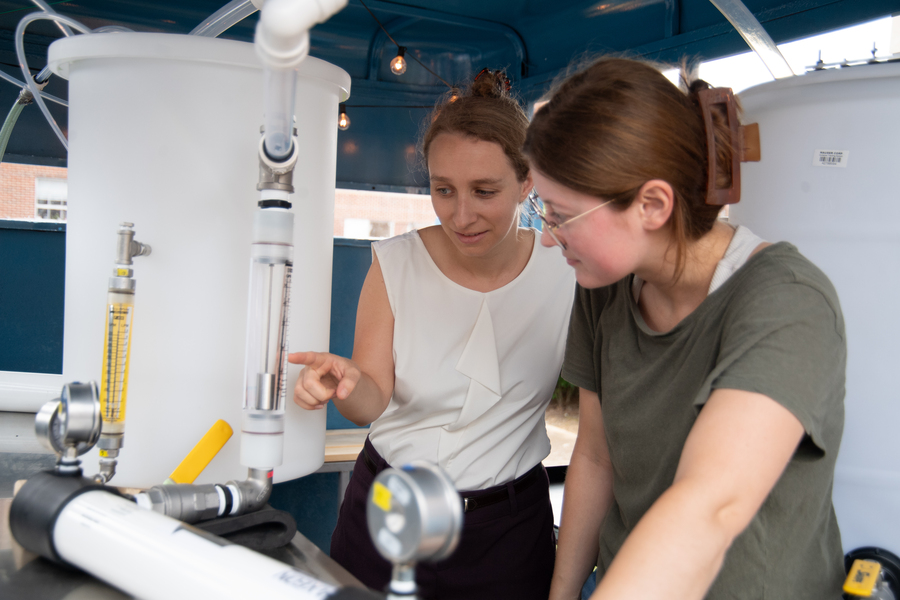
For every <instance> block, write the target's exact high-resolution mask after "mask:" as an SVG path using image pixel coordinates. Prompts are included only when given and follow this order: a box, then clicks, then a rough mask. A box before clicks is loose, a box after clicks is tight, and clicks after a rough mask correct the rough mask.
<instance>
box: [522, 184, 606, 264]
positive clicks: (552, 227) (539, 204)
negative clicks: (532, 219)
mask: <svg viewBox="0 0 900 600" xmlns="http://www.w3.org/2000/svg"><path fill="white" fill-rule="evenodd" d="M526 202H528V207H529V208H531V210H533V211H534V212H535V214H536V215H537V216H538V217H540V219H541V221H542V222H543V223H544V226H545V227H546V230H547V233H549V234H550V237H551V238H553V241H554V242H556V244H557V245H559V247H560V248H562V249H563V250H567V249H568V248H566V245H565V244H564V243H562V240H560V239H559V238H558V237H557V236H556V232H557V231H559V229H560V227H562V226H563V225H568V224H569V223H571V222H572V221H574V220H575V219H580V218H581V217H583V216H585V215H589V214H590V213H592V212H594V211H595V210H597V209H600V208H603V207H604V206H606V205H607V204H609V203H610V202H612V200H607V201H606V202H601V203H600V204H598V205H597V206H595V207H594V208H592V209H590V210H586V211H584V212H583V213H581V214H580V215H575V216H574V217H572V218H569V219H566V220H564V221H561V222H559V223H553V222H551V221H550V219H548V218H547V210H546V209H545V208H544V203H543V201H542V200H541V197H540V196H538V195H537V192H536V191H534V190H531V193H530V194H528V198H527V199H526Z"/></svg>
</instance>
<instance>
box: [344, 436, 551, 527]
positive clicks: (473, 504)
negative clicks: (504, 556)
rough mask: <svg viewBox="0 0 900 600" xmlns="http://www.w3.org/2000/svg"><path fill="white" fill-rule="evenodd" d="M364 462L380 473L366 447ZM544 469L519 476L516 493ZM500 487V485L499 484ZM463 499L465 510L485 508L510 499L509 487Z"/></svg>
mask: <svg viewBox="0 0 900 600" xmlns="http://www.w3.org/2000/svg"><path fill="white" fill-rule="evenodd" d="M362 455H363V462H364V463H365V464H366V468H368V469H369V471H370V472H371V473H372V475H376V474H377V473H378V466H377V465H376V464H375V461H374V460H372V457H371V456H369V453H368V452H366V449H365V447H364V448H363V451H362ZM542 471H543V468H542V466H541V463H538V464H536V465H535V466H534V468H533V469H531V470H530V471H528V472H527V473H525V474H524V475H522V476H521V477H519V478H518V479H516V480H515V482H514V483H513V489H514V490H515V492H516V494H521V493H522V492H524V491H525V490H527V489H528V488H529V487H531V486H532V485H533V484H534V482H536V481H537V480H538V475H539V474H540V473H541V472H542ZM498 487H499V486H498ZM460 497H461V498H462V501H463V510H464V511H465V512H472V511H473V510H477V509H479V508H484V507H485V506H490V505H491V504H497V503H498V502H503V501H506V500H509V489H508V488H507V487H506V486H503V487H502V488H501V489H498V490H497V491H496V492H491V493H490V494H484V495H481V496H462V495H461V496H460Z"/></svg>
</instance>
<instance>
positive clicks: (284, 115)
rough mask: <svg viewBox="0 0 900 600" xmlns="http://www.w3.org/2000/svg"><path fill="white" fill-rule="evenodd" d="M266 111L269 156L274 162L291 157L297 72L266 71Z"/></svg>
mask: <svg viewBox="0 0 900 600" xmlns="http://www.w3.org/2000/svg"><path fill="white" fill-rule="evenodd" d="M263 81H264V83H263V85H264V89H265V96H264V102H265V104H264V106H265V107H266V114H265V127H266V141H265V149H266V154H268V155H269V158H271V159H272V160H274V161H283V160H286V159H287V158H288V157H289V156H290V155H291V138H292V136H293V133H294V101H295V99H296V95H297V70H296V69H266V71H265V77H264V80H263Z"/></svg>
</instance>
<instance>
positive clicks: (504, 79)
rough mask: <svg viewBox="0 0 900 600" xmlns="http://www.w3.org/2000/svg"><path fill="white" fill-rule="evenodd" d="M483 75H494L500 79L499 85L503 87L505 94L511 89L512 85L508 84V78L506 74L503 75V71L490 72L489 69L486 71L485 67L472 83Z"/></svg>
mask: <svg viewBox="0 0 900 600" xmlns="http://www.w3.org/2000/svg"><path fill="white" fill-rule="evenodd" d="M485 73H493V74H494V75H496V76H497V78H498V79H500V83H501V84H502V85H503V87H504V88H506V91H507V92H508V91H510V90H511V89H512V83H510V81H509V77H507V76H506V73H504V72H503V71H501V70H499V69H498V70H496V71H492V70H491V69H488V68H487V67H485V68H483V69H482V70H480V71H478V75H476V76H475V79H473V80H472V81H478V78H479V77H481V76H482V75H484V74H485Z"/></svg>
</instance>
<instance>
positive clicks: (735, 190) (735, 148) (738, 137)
mask: <svg viewBox="0 0 900 600" xmlns="http://www.w3.org/2000/svg"><path fill="white" fill-rule="evenodd" d="M697 98H698V100H699V101H700V112H701V114H702V115H703V124H704V126H705V127H706V148H707V153H708V157H707V158H708V161H709V175H708V178H707V181H706V203H707V204H712V205H715V206H724V205H725V204H737V203H738V202H740V200H741V163H742V162H748V161H754V162H756V161H759V159H760V146H759V125H758V124H757V123H752V124H750V125H740V123H739V122H738V118H737V107H736V106H735V102H734V92H732V91H731V88H710V89H707V90H700V91H699V92H697ZM714 104H724V105H725V114H726V116H727V118H728V128H729V129H730V130H731V187H727V188H717V187H716V174H717V173H718V170H719V169H718V162H717V160H716V135H715V127H714V126H713V119H712V105H714Z"/></svg>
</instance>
